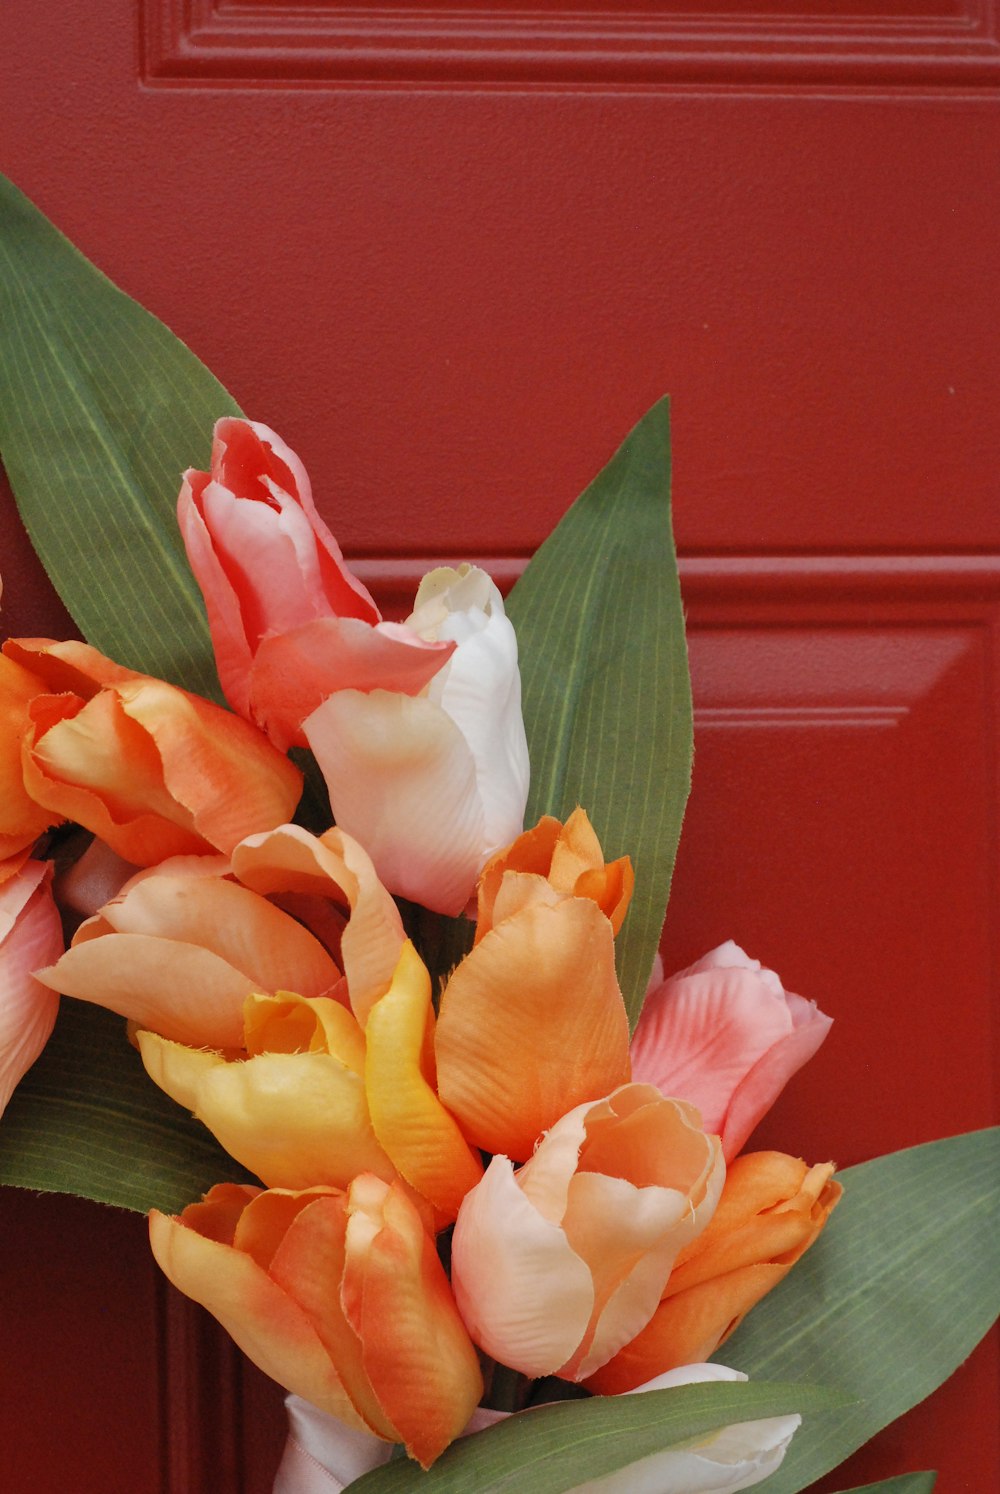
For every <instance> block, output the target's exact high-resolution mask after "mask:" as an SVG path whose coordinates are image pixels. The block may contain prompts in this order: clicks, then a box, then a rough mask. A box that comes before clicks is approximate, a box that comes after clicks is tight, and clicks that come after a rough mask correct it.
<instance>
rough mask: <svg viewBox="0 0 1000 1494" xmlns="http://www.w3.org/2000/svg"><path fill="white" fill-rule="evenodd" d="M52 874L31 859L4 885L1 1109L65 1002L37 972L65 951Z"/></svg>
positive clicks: (0, 914)
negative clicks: (47, 985) (36, 977)
mask: <svg viewBox="0 0 1000 1494" xmlns="http://www.w3.org/2000/svg"><path fill="white" fill-rule="evenodd" d="M51 878H52V869H51V867H50V866H48V865H47V864H46V863H45V862H42V861H28V862H26V863H25V865H24V866H23V867H22V868H21V869H20V870H19V871H18V872H17V874H16V875H15V876H12V877H10V878H8V879H7V880H6V881H5V882H4V883H3V884H2V885H0V1115H2V1114H3V1111H4V1110H5V1109H6V1106H7V1102H8V1100H9V1099H10V1097H11V1094H12V1093H13V1090H14V1088H15V1086H16V1085H17V1083H18V1082H19V1080H20V1079H21V1078H22V1076H23V1075H24V1074H25V1073H26V1072H27V1070H28V1069H29V1068H30V1067H31V1065H32V1064H33V1063H34V1061H35V1059H36V1058H37V1057H38V1055H39V1054H40V1053H41V1051H42V1049H43V1048H44V1047H45V1044H46V1043H47V1042H48V1039H49V1034H50V1033H51V1031H52V1028H53V1026H54V1025H55V1020H56V1013H57V1011H58V1008H59V997H58V996H57V995H56V993H55V992H54V991H50V990H48V989H47V988H46V987H45V986H44V985H42V984H41V983H40V982H39V981H38V980H36V979H35V977H34V975H33V973H32V972H33V971H34V970H35V969H36V967H37V966H38V965H40V964H44V963H45V962H47V961H49V960H53V959H56V958H58V956H59V955H60V954H61V952H62V947H63V933H62V925H61V923H60V921H59V914H58V912H57V911H56V906H55V903H54V902H53V901H52V894H51V892H50V891H49V883H50V882H51Z"/></svg>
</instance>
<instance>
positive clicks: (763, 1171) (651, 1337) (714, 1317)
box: [588, 1152, 843, 1395]
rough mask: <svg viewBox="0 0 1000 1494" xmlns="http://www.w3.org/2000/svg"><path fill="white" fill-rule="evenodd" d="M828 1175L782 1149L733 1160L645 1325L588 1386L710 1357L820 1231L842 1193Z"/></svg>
mask: <svg viewBox="0 0 1000 1494" xmlns="http://www.w3.org/2000/svg"><path fill="white" fill-rule="evenodd" d="M833 1170H834V1169H833V1164H832V1163H831V1162H827V1163H824V1164H822V1165H821V1166H817V1167H807V1166H806V1164H805V1162H803V1161H801V1160H800V1159H799V1158H797V1157H786V1156H785V1155H784V1154H783V1153H781V1152H748V1153H745V1154H744V1155H743V1156H741V1157H737V1158H736V1160H735V1162H733V1163H732V1164H731V1165H730V1168H729V1172H728V1174H727V1177H726V1183H725V1187H724V1188H723V1190H722V1197H721V1198H720V1200H719V1206H718V1208H717V1209H716V1211H715V1214H714V1216H713V1218H712V1220H711V1221H710V1223H709V1224H708V1226H707V1228H706V1229H705V1230H704V1231H703V1232H702V1233H701V1234H700V1235H699V1236H698V1238H697V1239H696V1240H694V1241H693V1242H691V1243H690V1244H689V1245H687V1246H686V1247H685V1248H684V1250H682V1251H681V1253H680V1255H679V1256H678V1257H677V1262H676V1264H675V1266H674V1269H673V1271H672V1272H671V1274H670V1277H669V1279H668V1281H667V1284H666V1287H665V1289H664V1292H663V1296H662V1299H661V1301H660V1304H659V1306H658V1307H657V1309H656V1311H655V1313H654V1314H653V1316H652V1318H651V1319H650V1321H649V1323H648V1324H647V1325H646V1327H645V1328H644V1329H643V1330H642V1331H641V1332H640V1333H639V1334H637V1335H636V1337H635V1338H634V1339H633V1340H632V1341H631V1343H629V1344H627V1345H626V1346H625V1347H624V1348H623V1349H622V1350H621V1351H620V1353H618V1354H617V1355H616V1356H615V1357H614V1358H613V1359H610V1360H609V1361H608V1362H607V1363H606V1364H605V1365H604V1366H603V1367H602V1368H600V1369H598V1371H597V1372H596V1374H594V1375H593V1376H592V1377H591V1378H590V1379H589V1380H588V1386H589V1388H590V1389H592V1390H596V1391H598V1392H599V1393H600V1394H602V1395H613V1394H617V1393H619V1392H620V1391H623V1390H630V1389H631V1388H632V1387H633V1386H635V1385H640V1384H642V1383H643V1382H644V1381H646V1380H648V1379H649V1378H650V1376H652V1375H656V1374H661V1373H663V1372H664V1371H666V1370H671V1369H674V1368H675V1367H676V1366H678V1365H682V1364H689V1363H693V1362H695V1361H700V1360H703V1359H707V1358H708V1357H709V1355H710V1354H714V1353H715V1351H716V1349H717V1348H719V1347H720V1345H722V1344H724V1343H725V1341H726V1339H727V1338H728V1337H729V1335H730V1334H731V1333H732V1332H733V1331H734V1330H735V1329H736V1328H737V1327H738V1325H739V1324H740V1323H741V1322H742V1321H743V1318H744V1317H745V1316H746V1314H747V1313H748V1312H749V1311H750V1309H751V1308H752V1307H753V1306H754V1305H755V1304H756V1303H758V1302H759V1301H760V1299H761V1298H762V1297H764V1296H765V1295H766V1294H767V1293H768V1292H769V1291H770V1290H771V1288H772V1287H775V1286H777V1285H778V1282H779V1281H781V1280H782V1279H783V1278H784V1277H785V1276H786V1275H787V1274H788V1272H789V1271H790V1270H791V1268H792V1266H793V1265H794V1264H795V1262H796V1261H797V1260H798V1259H799V1258H800V1257H801V1256H802V1255H803V1254H804V1253H805V1251H807V1250H808V1249H809V1247H810V1245H812V1244H813V1242H814V1241H815V1240H816V1238H817V1237H818V1235H819V1234H820V1232H821V1230H822V1229H823V1227H824V1226H825V1224H826V1222H827V1220H828V1219H829V1217H830V1214H831V1212H832V1211H833V1209H834V1208H835V1207H836V1205H837V1203H838V1201H839V1199H840V1196H841V1194H842V1192H843V1189H842V1188H841V1186H840V1184H839V1183H835V1182H832V1181H831V1179H832V1176H833Z"/></svg>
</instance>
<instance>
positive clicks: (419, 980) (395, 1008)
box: [365, 940, 483, 1221]
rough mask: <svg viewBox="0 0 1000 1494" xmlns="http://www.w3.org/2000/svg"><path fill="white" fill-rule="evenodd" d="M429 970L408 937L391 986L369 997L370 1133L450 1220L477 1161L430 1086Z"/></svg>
mask: <svg viewBox="0 0 1000 1494" xmlns="http://www.w3.org/2000/svg"><path fill="white" fill-rule="evenodd" d="M433 1029H434V1009H433V1006H432V1004H431V982H430V976H429V975H428V974H427V970H426V968H425V966H424V963H423V961H422V960H421V959H420V956H419V955H418V954H417V952H416V950H415V949H414V948H413V945H412V944H411V943H410V942H409V940H407V942H406V943H405V944H404V946H403V952H402V954H401V955H400V958H399V964H398V965H397V967H396V972H395V975H394V977H393V982H392V985H391V986H390V987H389V990H388V991H387V992H386V994H385V995H384V996H383V997H382V998H381V999H380V1000H379V1001H377V1002H376V1003H375V1005H374V1007H373V1008H372V1010H371V1013H370V1015H369V1018H368V1026H367V1028H366V1030H365V1041H366V1043H367V1047H368V1057H367V1061H366V1065H365V1082H366V1084H367V1088H368V1104H369V1107H370V1109H371V1116H372V1124H373V1125H374V1127H375V1134H376V1135H377V1136H378V1138H379V1140H380V1142H381V1143H382V1145H383V1146H384V1147H385V1149H386V1151H387V1152H388V1154H389V1156H390V1157H391V1158H392V1160H393V1162H394V1163H395V1164H396V1167H397V1168H398V1170H399V1172H400V1173H401V1174H402V1176H403V1177H404V1178H405V1179H406V1180H407V1182H408V1183H410V1184H411V1186H412V1187H414V1188H415V1189H416V1190H417V1192H418V1193H420V1194H422V1195H423V1197H424V1198H426V1199H428V1200H429V1201H430V1202H431V1203H432V1204H433V1205H434V1207H435V1209H437V1210H438V1212H439V1214H440V1215H441V1217H442V1219H443V1220H445V1221H451V1220H452V1219H454V1218H455V1216H456V1214H457V1213H458V1208H459V1204H460V1203H461V1202H462V1199H463V1198H464V1197H465V1195H466V1193H468V1191H469V1189H470V1188H472V1187H474V1186H475V1184H476V1183H478V1181H479V1179H480V1178H481V1177H482V1175H483V1168H482V1163H481V1162H480V1160H479V1157H478V1156H477V1155H476V1153H475V1152H473V1151H472V1149H471V1147H470V1146H469V1144H468V1142H467V1141H466V1140H465V1138H464V1137H463V1135H462V1132H461V1130H460V1129H459V1126H458V1123H457V1121H456V1120H455V1118H454V1116H452V1115H450V1114H449V1113H448V1111H447V1110H446V1109H445V1107H444V1106H443V1105H442V1104H441V1101H440V1100H439V1099H438V1097H437V1094H436V1092H435V1089H434V1061H433V1050H432V1045H431V1040H432V1038H433Z"/></svg>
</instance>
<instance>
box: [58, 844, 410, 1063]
mask: <svg viewBox="0 0 1000 1494" xmlns="http://www.w3.org/2000/svg"><path fill="white" fill-rule="evenodd" d="M402 944H403V928H402V924H401V922H400V918H399V913H398V911H397V909H396V906H395V904H394V903H393V901H392V899H391V897H390V896H389V894H388V893H387V892H386V891H385V889H384V888H383V887H381V886H380V884H379V883H378V881H377V879H376V877H375V874H374V871H373V870H372V866H371V862H370V861H369V859H368V857H367V856H366V855H365V853H364V851H363V850H362V849H361V847H360V846H357V845H355V844H354V842H353V841H350V840H349V839H348V837H346V836H341V834H340V832H339V831H337V830H328V831H327V832H326V833H325V834H324V835H323V836H319V837H317V836H313V835H310V834H309V833H308V832H307V831H305V830H302V829H301V828H300V827H299V826H297V825H284V826H281V827H280V828H279V829H277V830H273V831H270V832H267V833H264V834H261V835H254V836H250V837H248V838H247V840H246V841H244V842H242V843H241V844H240V845H239V846H237V848H236V850H235V851H234V853H233V857H232V863H231V866H230V863H228V862H226V861H225V860H223V858H221V857H214V858H213V857H192V858H178V859H176V860H174V861H168V862H165V863H164V864H163V865H162V866H160V867H158V868H155V869H153V870H150V871H147V872H143V873H140V875H139V876H137V877H134V878H133V879H132V880H131V882H129V883H127V884H126V886H125V887H124V888H123V889H122V891H121V893H120V894H119V895H118V896H117V897H115V898H113V899H112V900H111V902H110V903H107V904H105V906H104V907H103V908H102V909H101V910H100V912H99V913H97V914H96V915H95V916H94V917H93V918H90V919H88V920H87V921H86V922H85V923H83V924H81V926H80V928H79V929H78V930H77V932H76V934H75V935H74V938H73V943H72V946H71V947H70V948H69V949H68V950H67V951H66V953H65V955H64V956H63V957H62V959H61V960H59V961H58V963H57V964H55V965H53V966H51V967H50V968H49V969H47V970H44V971H40V972H39V978H40V979H41V980H43V981H44V982H45V983H46V984H47V985H50V986H52V987H53V988H54V989H56V990H60V991H62V992H63V993H64V994H65V995H67V996H75V997H78V998H80V999H81V1000H84V1001H93V1002H96V1003H97V1004H98V1005H100V1006H106V1007H109V1008H110V1009H111V1010H112V1011H116V1012H119V1013H120V1014H121V1015H122V1016H124V1017H127V1018H129V1020H130V1021H132V1022H134V1023H135V1024H136V1025H137V1026H138V1027H142V1028H148V1029H149V1030H150V1031H152V1032H154V1033H158V1034H159V1035H160V1036H161V1037H165V1038H169V1039H171V1040H173V1041H174V1042H178V1043H187V1044H189V1045H191V1046H193V1047H208V1048H219V1049H234V1050H237V1051H240V1050H242V1047H243V1042H244V1022H243V1017H244V1003H245V1001H246V999H247V997H248V996H251V995H253V994H255V993H259V994H264V995H271V996H273V995H275V994H276V993H277V992H279V991H293V992H295V993H296V994H297V995H299V996H304V997H309V998H312V997H331V998H333V999H334V1000H339V1001H341V1002H344V1003H349V1004H350V1005H351V1006H352V1008H353V1011H354V1015H355V1016H356V1017H357V1018H358V1020H359V1021H362V1022H363V1021H364V1020H366V1018H367V1012H368V1009H369V1007H370V1006H371V1004H372V1003H373V1002H374V1001H375V1000H376V999H377V998H378V997H379V996H381V995H382V994H383V993H384V992H385V991H387V990H388V989H389V986H390V984H391V982H392V977H393V973H394V971H395V968H396V965H397V963H398V960H399V955H400V950H401V948H402Z"/></svg>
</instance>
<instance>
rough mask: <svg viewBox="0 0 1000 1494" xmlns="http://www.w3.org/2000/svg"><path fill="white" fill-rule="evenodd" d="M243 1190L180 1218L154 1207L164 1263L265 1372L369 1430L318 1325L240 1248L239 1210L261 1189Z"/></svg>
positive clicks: (154, 1230)
mask: <svg viewBox="0 0 1000 1494" xmlns="http://www.w3.org/2000/svg"><path fill="white" fill-rule="evenodd" d="M225 1186H226V1185H223V1188H224V1187H225ZM240 1193H241V1194H243V1195H244V1197H243V1199H242V1201H241V1200H240V1198H239V1195H236V1196H235V1197H233V1198H231V1197H230V1196H229V1194H228V1192H227V1193H223V1192H222V1190H221V1189H219V1188H215V1189H213V1190H212V1192H211V1193H210V1194H209V1195H208V1199H207V1201H206V1203H204V1204H197V1205H194V1206H193V1207H192V1208H191V1209H185V1211H184V1213H183V1214H181V1215H179V1216H178V1217H176V1218H171V1217H170V1216H168V1215H165V1214H161V1213H159V1212H158V1211H157V1210H154V1211H153V1212H152V1213H151V1214H150V1217H149V1239H150V1244H151V1246H152V1249H153V1255H154V1257H155V1258H156V1261H157V1264H158V1265H159V1267H160V1269H161V1270H162V1271H163V1273H164V1275H166V1276H167V1277H168V1279H169V1280H170V1281H172V1282H173V1284H174V1286H175V1287H177V1288H178V1290H179V1291H182V1292H183V1293H184V1294H185V1295H186V1296H188V1297H191V1298H193V1300H194V1301H195V1302H200V1303H201V1305H202V1306H203V1307H206V1308H207V1309H208V1311H209V1312H210V1313H212V1315H213V1317H216V1318H217V1319H218V1320H219V1322H220V1323H221V1324H222V1326H223V1327H224V1328H225V1329H226V1331H227V1332H228V1333H229V1334H230V1335H231V1337H232V1338H233V1339H234V1340H235V1341H236V1343H237V1344H238V1345H239V1346H240V1348H241V1349H242V1350H243V1351H244V1353H245V1354H247V1355H248V1356H249V1357H250V1358H251V1359H252V1360H253V1362H254V1363H255V1364H256V1365H258V1366H259V1367H260V1368H261V1369H262V1370H263V1371H264V1373H265V1374H267V1375H271V1376H272V1378H273V1379H275V1380H277V1381H278V1382H279V1383H280V1384H282V1385H284V1386H285V1387H286V1388H287V1389H288V1390H290V1391H292V1392H293V1394H295V1395H301V1396H303V1397H305V1399H307V1400H309V1401H312V1403H313V1405H316V1406H319V1407H320V1408H321V1409H322V1410H324V1411H328V1412H329V1413H330V1415H331V1416H336V1417H338V1418H339V1419H340V1420H341V1421H345V1422H347V1424H348V1425H349V1426H353V1427H357V1428H358V1429H359V1430H362V1429H364V1428H365V1427H366V1425H367V1423H366V1422H365V1421H364V1419H363V1418H362V1417H361V1416H360V1415H359V1414H358V1412H357V1411H356V1410H355V1408H354V1405H353V1403H352V1401H351V1399H350V1397H349V1395H348V1394H347V1392H346V1390H345V1389H344V1385H343V1382H342V1380H341V1378H340V1376H339V1375H338V1373H337V1371H336V1368H335V1366H334V1363H333V1361H332V1360H331V1358H330V1356H329V1354H328V1353H327V1350H326V1348H325V1346H324V1344H323V1341H322V1339H321V1338H320V1335H319V1333H318V1332H317V1330H316V1326H315V1324H314V1323H313V1322H312V1321H311V1320H310V1318H309V1316H308V1315H307V1313H306V1312H305V1311H304V1310H303V1308H302V1307H300V1306H299V1304H298V1303H297V1302H296V1301H295V1300H293V1298H292V1297H290V1296H289V1295H288V1293H287V1292H285V1291H283V1290H282V1287H281V1286H280V1285H279V1284H278V1283H277V1282H275V1281H273V1280H272V1278H271V1277H270V1276H269V1275H268V1273H267V1271H266V1269H264V1268H263V1267H261V1266H260V1265H258V1263H257V1262H256V1261H255V1260H254V1259H253V1257H252V1256H251V1255H250V1254H248V1253H246V1252H245V1251H240V1250H237V1249H235V1248H234V1247H233V1244H232V1240H233V1235H232V1233H231V1230H232V1215H233V1213H234V1212H235V1210H236V1209H240V1210H242V1209H244V1208H245V1207H246V1205H247V1203H248V1202H249V1199H252V1198H253V1197H254V1196H255V1195H256V1193H257V1190H256V1189H246V1190H243V1189H241V1190H240ZM246 1195H249V1198H248V1197H246ZM317 1196H319V1197H321V1196H322V1194H319V1195H317ZM217 1236H218V1237H217Z"/></svg>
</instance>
